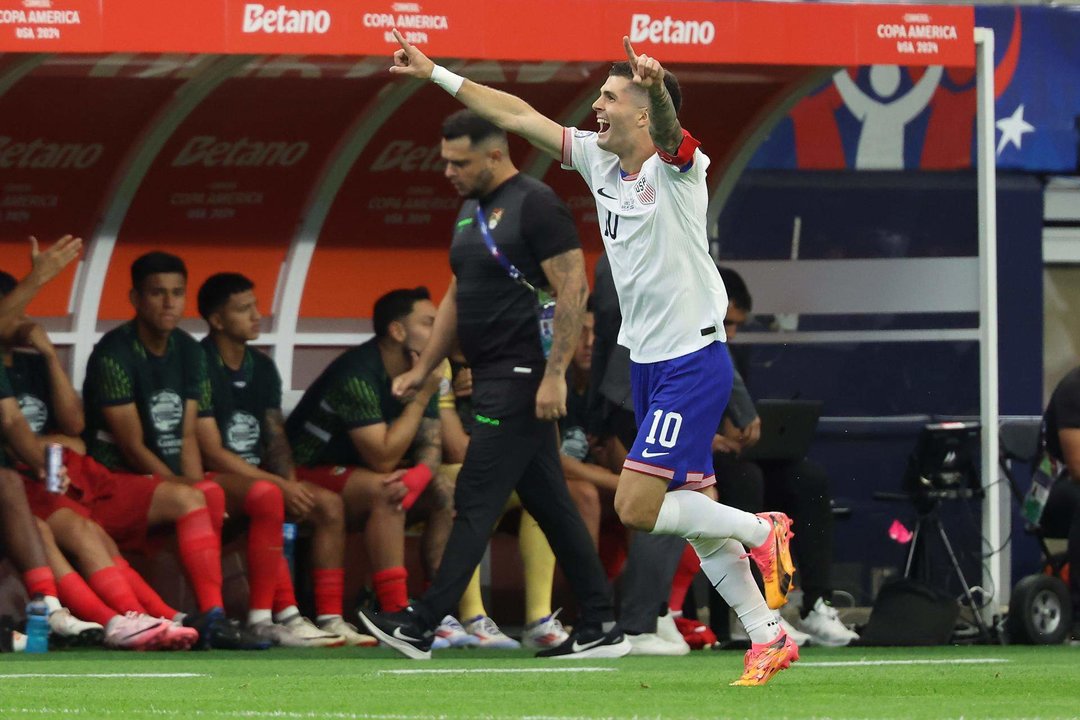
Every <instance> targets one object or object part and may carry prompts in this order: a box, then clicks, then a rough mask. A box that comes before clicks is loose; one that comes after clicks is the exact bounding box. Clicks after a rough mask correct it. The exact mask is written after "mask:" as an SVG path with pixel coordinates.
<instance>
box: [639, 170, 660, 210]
mask: <svg viewBox="0 0 1080 720" xmlns="http://www.w3.org/2000/svg"><path fill="white" fill-rule="evenodd" d="M634 195H636V196H637V199H638V202H640V203H641V204H642V205H652V204H653V203H655V202H656V188H654V187H653V186H652V183H650V182H649V178H648V177H647V176H645V175H642V176H641V177H639V178H638V179H637V182H635V183H634Z"/></svg>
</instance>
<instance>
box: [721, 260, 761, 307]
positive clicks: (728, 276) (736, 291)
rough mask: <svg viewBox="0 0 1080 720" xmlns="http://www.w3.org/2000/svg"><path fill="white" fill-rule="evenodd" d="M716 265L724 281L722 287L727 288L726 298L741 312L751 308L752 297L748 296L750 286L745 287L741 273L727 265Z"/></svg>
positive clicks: (752, 303) (752, 304) (752, 305)
mask: <svg viewBox="0 0 1080 720" xmlns="http://www.w3.org/2000/svg"><path fill="white" fill-rule="evenodd" d="M716 267H717V269H718V270H719V271H720V278H721V279H722V280H723V281H724V287H726V288H727V296H728V300H730V301H731V302H732V303H733V304H734V305H735V307H737V308H738V309H740V310H742V311H743V312H750V311H751V310H753V309H754V298H752V297H751V296H750V288H748V287H746V281H745V280H743V279H742V275H740V274H739V273H737V272H735V271H734V270H732V269H731V268H729V267H724V266H722V265H717V266H716Z"/></svg>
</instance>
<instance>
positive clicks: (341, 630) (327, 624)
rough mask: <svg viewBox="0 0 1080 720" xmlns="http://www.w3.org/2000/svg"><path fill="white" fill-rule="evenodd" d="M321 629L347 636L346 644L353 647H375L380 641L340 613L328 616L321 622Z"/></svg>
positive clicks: (332, 633)
mask: <svg viewBox="0 0 1080 720" xmlns="http://www.w3.org/2000/svg"><path fill="white" fill-rule="evenodd" d="M319 629H320V630H322V631H323V632H326V633H330V634H331V635H339V636H341V637H343V638H345V644H346V645H351V646H352V647H375V646H376V645H378V644H379V641H378V640H376V639H375V638H373V637H372V636H371V635H365V634H364V633H362V632H360V631H359V630H357V628H356V626H355V625H353V624H352V623H351V622H347V621H346V620H345V618H343V617H341V616H340V615H335V616H334V617H331V618H327V619H326V620H323V621H322V622H321V623H319Z"/></svg>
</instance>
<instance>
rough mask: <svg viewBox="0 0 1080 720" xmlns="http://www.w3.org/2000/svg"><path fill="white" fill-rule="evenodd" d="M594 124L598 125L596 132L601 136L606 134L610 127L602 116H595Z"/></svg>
mask: <svg viewBox="0 0 1080 720" xmlns="http://www.w3.org/2000/svg"><path fill="white" fill-rule="evenodd" d="M596 124H597V125H599V126H600V129H599V130H597V132H596V134H597V135H599V136H601V137H603V136H604V135H606V134H607V132H608V130H610V129H611V124H610V123H609V122H608V121H607V120H605V119H604V118H599V117H598V118H596Z"/></svg>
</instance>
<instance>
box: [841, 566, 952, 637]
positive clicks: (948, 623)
mask: <svg viewBox="0 0 1080 720" xmlns="http://www.w3.org/2000/svg"><path fill="white" fill-rule="evenodd" d="M959 615H960V606H959V604H957V602H956V599H955V598H953V597H951V596H949V595H946V594H945V593H943V592H941V591H940V590H935V589H934V588H932V587H930V586H928V585H924V584H923V583H920V582H916V581H914V580H909V579H903V580H897V581H895V582H891V583H888V584H887V585H884V586H882V588H881V591H880V592H879V593H878V596H877V598H876V599H875V600H874V608H873V610H872V611H871V613H870V622H868V623H867V624H866V627H865V628H863V629H862V631H861V632H860V633H859V642H858V643H857V644H858V645H946V644H948V643H949V641H950V639H951V638H952V634H953V630H955V629H956V619H957V617H958V616H959Z"/></svg>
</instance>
